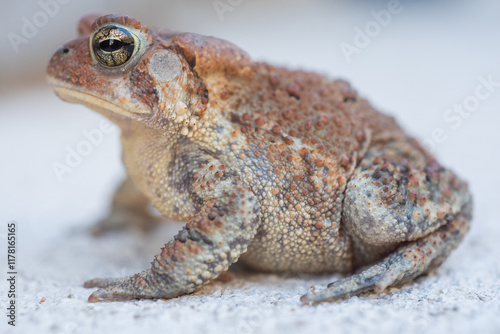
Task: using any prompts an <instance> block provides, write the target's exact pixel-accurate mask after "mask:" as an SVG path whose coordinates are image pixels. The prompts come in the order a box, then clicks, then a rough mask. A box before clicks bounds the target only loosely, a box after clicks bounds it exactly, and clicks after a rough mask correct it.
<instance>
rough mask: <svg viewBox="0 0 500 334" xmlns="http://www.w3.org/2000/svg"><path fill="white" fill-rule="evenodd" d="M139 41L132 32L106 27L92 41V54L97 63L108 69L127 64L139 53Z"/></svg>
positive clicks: (115, 27)
mask: <svg viewBox="0 0 500 334" xmlns="http://www.w3.org/2000/svg"><path fill="white" fill-rule="evenodd" d="M139 43H140V42H139V39H138V38H137V37H136V36H135V35H134V34H133V33H131V32H130V31H128V30H127V29H125V28H122V27H118V26H114V25H112V26H104V27H102V28H101V29H99V30H98V31H97V32H96V33H95V34H94V35H93V36H92V41H91V46H92V52H93V53H94V56H95V58H96V59H97V61H98V62H99V63H100V64H101V65H103V66H107V67H117V66H121V65H123V64H126V63H127V62H128V61H129V60H130V59H131V58H132V57H133V56H134V55H135V53H136V52H137V50H138V48H139Z"/></svg>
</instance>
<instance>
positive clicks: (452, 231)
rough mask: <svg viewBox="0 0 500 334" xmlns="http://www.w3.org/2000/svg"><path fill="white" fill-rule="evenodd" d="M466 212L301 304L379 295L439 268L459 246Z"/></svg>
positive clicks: (466, 223) (467, 218)
mask: <svg viewBox="0 0 500 334" xmlns="http://www.w3.org/2000/svg"><path fill="white" fill-rule="evenodd" d="M469 221H470V211H468V210H467V211H463V212H461V213H460V214H459V215H458V217H456V218H455V219H452V220H451V221H450V222H449V223H448V224H446V225H444V226H442V227H441V228H440V229H438V230H437V231H435V232H433V233H431V234H430V235H428V236H427V237H424V238H422V239H419V240H417V241H413V242H410V243H408V244H407V245H405V246H402V247H400V248H399V249H397V250H396V251H395V252H393V253H391V254H390V255H389V256H387V257H386V258H384V259H383V260H382V261H380V262H378V263H377V264H375V265H373V266H371V267H369V268H368V269H366V270H364V271H362V272H361V273H359V274H356V275H352V276H349V277H346V278H344V279H341V280H339V281H336V282H333V283H330V284H329V285H328V289H325V290H323V291H319V292H310V293H307V294H305V295H304V296H302V298H301V301H302V302H304V303H307V302H313V303H318V302H324V301H335V300H340V299H344V298H348V297H352V296H356V295H359V294H360V293H362V292H365V291H370V290H373V291H374V292H377V293H378V292H383V291H384V290H385V289H386V288H387V287H389V286H397V285H401V284H403V283H406V282H408V281H410V280H412V279H413V278H415V277H418V276H419V275H421V274H423V273H425V272H427V271H429V270H430V269H432V268H435V267H437V266H439V265H440V264H441V263H442V262H443V261H444V260H445V259H446V258H447V257H448V255H449V254H450V252H451V251H452V250H453V249H454V248H455V247H456V246H457V245H458V244H459V243H460V241H461V240H462V239H463V237H464V235H465V233H466V232H467V230H468V229H469Z"/></svg>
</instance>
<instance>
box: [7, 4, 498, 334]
mask: <svg viewBox="0 0 500 334" xmlns="http://www.w3.org/2000/svg"><path fill="white" fill-rule="evenodd" d="M398 3H399V4H398ZM55 4H57V5H55ZM394 8H397V9H396V10H394V11H393V13H392V14H391V16H390V18H388V17H387V16H386V17H385V21H384V24H380V23H378V22H377V20H376V16H378V17H379V19H380V15H382V14H380V13H386V12H388V11H389V12H390V10H391V9H394ZM87 13H103V14H108V13H119V14H127V15H130V16H133V17H135V18H137V19H139V20H140V21H141V22H142V23H144V24H147V25H149V26H152V27H166V28H169V29H172V30H178V31H191V32H197V33H200V34H205V35H213V36H217V37H220V38H224V39H227V40H230V41H232V42H233V43H235V44H236V45H238V46H240V47H241V48H243V49H244V50H246V51H247V52H248V53H249V54H250V55H251V56H252V57H253V58H254V59H256V60H261V61H266V62H270V63H272V64H274V65H279V66H287V67H290V68H300V69H305V70H310V71H316V72H320V73H323V74H325V75H327V76H329V77H331V78H339V77H340V78H344V79H346V80H348V81H350V82H351V83H352V85H353V86H354V87H355V88H356V89H357V90H358V91H359V93H360V94H361V95H363V96H365V97H366V98H368V100H369V101H371V103H372V104H373V105H375V106H376V107H377V108H378V109H380V110H381V111H383V112H387V113H390V114H393V115H394V116H395V117H396V118H397V119H398V120H399V122H400V123H401V124H402V125H403V126H404V127H405V128H406V129H407V131H408V132H410V133H411V134H412V135H414V136H415V137H417V138H419V139H420V140H422V141H426V142H427V143H430V141H429V140H431V141H432V143H434V144H432V146H433V151H434V153H435V154H436V155H437V157H438V159H439V160H440V161H441V162H442V163H443V164H444V165H446V166H450V167H451V168H453V169H454V170H456V171H457V172H458V174H459V175H461V176H462V177H463V178H465V179H467V180H468V181H469V182H470V185H471V189H472V191H473V193H474V196H475V219H474V222H473V225H472V231H471V234H470V236H469V237H468V239H466V240H468V241H466V242H465V243H464V245H462V247H463V248H461V250H459V252H460V251H461V252H462V253H459V254H461V255H460V256H461V257H460V259H461V260H460V261H462V260H463V261H464V263H479V262H476V257H475V256H472V255H470V254H473V253H474V251H473V249H474V247H476V246H477V245H482V247H483V248H481V249H478V250H477V252H476V253H474V254H478V257H480V258H481V259H482V261H492V259H489V257H488V254H490V255H489V256H490V257H491V256H492V255H493V254H497V255H496V256H498V255H500V250H499V247H498V246H497V245H498V242H497V240H496V238H497V236H498V235H499V234H500V224H498V223H497V221H498V201H499V200H500V198H499V196H498V189H500V178H499V176H498V166H499V165H500V157H499V154H500V150H499V148H498V146H499V144H500V131H499V130H498V127H499V124H500V108H499V107H500V86H498V83H500V66H499V60H500V43H499V41H500V40H499V34H500V19H499V18H500V1H498V0H476V1H470V0H442V1H430V0H429V1H423V0H421V1H418V0H413V1H411V0H401V1H394V0H384V1H373V0H371V1H368V0H366V1H348V0H344V1H340V0H337V1H335V0H330V1H328V0H313V1H299V0H274V1H264V0H206V1H202V0H184V1H181V0H170V1H137V0H135V1H130V0H127V1H118V0H115V1H112V0H107V1H106V0H104V1H103V0H100V1H98V0H88V1H83V0H40V1H14V0H9V1H3V2H2V10H1V13H0V15H1V16H0V35H1V37H2V38H1V39H0V50H2V51H1V52H0V162H1V163H0V226H4V225H3V224H4V223H5V222H7V221H11V220H14V221H17V222H18V224H19V226H20V231H21V232H20V233H21V237H20V243H21V245H22V248H21V249H20V251H21V252H22V254H24V258H25V259H28V258H32V261H34V262H36V259H37V258H36V254H38V253H39V252H41V253H43V252H44V250H46V247H47V244H50V243H52V242H53V241H54V240H62V239H63V238H64V236H65V234H64V233H65V232H61V231H66V229H67V228H68V227H69V226H90V225H91V224H92V223H93V222H94V221H95V220H97V219H98V218H99V217H101V216H103V215H104V214H105V212H106V210H107V209H108V204H109V200H110V196H111V194H112V193H113V190H114V188H115V187H116V186H117V185H118V183H119V182H120V179H121V178H122V177H123V173H124V172H123V168H122V167H121V162H120V144H119V139H118V136H119V133H118V131H114V132H113V133H111V134H105V135H104V137H103V141H102V143H101V144H99V145H97V146H96V147H94V148H93V151H92V153H91V154H90V155H88V156H87V157H84V159H83V160H82V162H81V163H80V164H79V165H78V166H77V167H75V168H73V170H72V172H71V173H67V174H65V175H64V176H63V180H62V182H61V180H59V179H58V177H57V175H56V173H54V170H53V163H54V162H61V163H64V161H65V158H66V155H67V152H68V147H69V148H70V149H71V148H72V149H74V148H75V147H76V146H77V145H78V144H79V143H81V142H82V141H83V140H85V136H84V134H83V131H90V130H92V129H96V128H98V127H99V122H100V120H101V119H102V118H101V117H100V116H99V115H97V114H95V113H94V112H92V111H90V110H87V109H86V108H84V107H81V106H78V105H69V104H66V103H64V102H62V101H60V100H59V99H58V98H57V97H56V96H55V95H54V94H53V93H52V91H51V90H50V89H49V88H48V87H47V85H46V84H45V79H44V76H45V67H46V64H47V62H48V60H49V58H50V56H51V55H52V53H53V52H54V51H55V50H56V48H57V47H58V45H60V44H62V43H63V42H64V41H66V40H68V39H71V38H73V37H75V36H76V27H77V24H78V20H79V18H80V17H81V16H82V15H84V14H87ZM377 13H378V14H377ZM35 23H36V24H38V27H37V26H36V25H35ZM30 25H32V26H31V28H32V29H31V30H30V29H29V28H30V27H29V26H30ZM33 27H34V28H35V29H33ZM377 27H378V28H377ZM366 29H368V32H366ZM370 29H372V30H370ZM359 31H362V32H364V33H365V34H367V35H371V36H368V38H366V37H365V38H364V40H363V37H360V33H359ZM347 45H351V46H352V47H356V48H357V50H356V53H354V54H352V55H351V56H350V57H346V55H345V54H344V53H343V51H342V47H344V49H345V48H346V47H347ZM351 50H353V49H352V48H351ZM481 78H482V79H481ZM485 80H486V81H488V80H490V81H493V82H494V84H490V86H491V87H489V88H490V91H488V88H487V87H484V84H483V87H482V88H480V89H479V90H480V91H481V92H482V93H484V94H486V93H489V94H487V95H488V96H487V97H484V98H482V99H481V100H479V99H476V100H474V96H475V95H476V94H477V87H478V86H479V85H481V84H482V82H484V81H485ZM495 83H497V84H495ZM495 85H496V86H495ZM484 94H483V95H484ZM483 95H482V96H483ZM475 101H477V104H476V105H475V104H474V103H475ZM463 103H472V104H471V105H472V107H471V105H469V108H470V109H471V112H470V113H468V114H464V115H468V116H460V117H459V118H458V119H457V115H458V114H456V113H454V114H453V116H454V117H455V118H454V121H453V122H452V121H446V120H445V119H444V117H445V116H446V115H447V113H448V110H449V109H453V108H454V106H455V105H460V104H463ZM449 115H451V114H449ZM433 136H434V137H433ZM4 232H5V231H3V230H0V238H1V237H2V234H3V233H4ZM0 241H2V240H0ZM167 241H168V240H164V242H167ZM159 246H161V244H160V245H159ZM2 247H3V246H2ZM99 247H100V246H99ZM81 256H85V254H82V255H81ZM2 260H3V257H2ZM26 261H27V262H28V260H26ZM78 261H79V260H78V259H76V260H75V263H79V262H78ZM82 261H83V260H82ZM104 261H105V260H104ZM460 261H459V262H460ZM467 261H468V262H467ZM485 263H486V262H485ZM67 265H70V262H69V263H67ZM485 266H486V264H485ZM488 266H489V265H488ZM490 267H491V266H490ZM470 268H472V267H467V268H466V269H467V270H469V269H470ZM53 269H55V268H53ZM471 270H472V269H471ZM477 270H481V269H477ZM477 270H476V271H477ZM472 271H474V270H472ZM472 271H471V272H472ZM498 275H500V273H499V272H498V266H497V276H496V277H490V278H491V279H492V280H493V279H495V280H496V281H498V279H499V278H500V277H498ZM77 281H78V280H77ZM73 283H74V282H73ZM73 283H72V284H73ZM0 290H1V289H0ZM2 297H3V296H0V298H2ZM497 305H498V304H497ZM0 329H1V327H0Z"/></svg>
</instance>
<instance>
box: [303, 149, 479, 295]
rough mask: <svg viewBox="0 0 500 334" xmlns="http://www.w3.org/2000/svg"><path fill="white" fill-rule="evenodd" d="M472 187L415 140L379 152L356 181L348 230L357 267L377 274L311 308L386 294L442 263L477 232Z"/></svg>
mask: <svg viewBox="0 0 500 334" xmlns="http://www.w3.org/2000/svg"><path fill="white" fill-rule="evenodd" d="M471 212H472V199H471V196H470V194H469V192H468V190H467V185H466V184H465V183H464V182H462V181H460V180H459V179H458V178H457V177H456V176H455V175H454V174H453V173H452V172H450V171H449V170H446V169H444V168H442V167H441V166H440V165H439V164H438V163H437V162H436V161H434V160H433V159H432V158H431V157H430V156H429V155H427V154H426V153H425V152H424V151H423V150H422V149H420V148H419V146H418V144H416V143H415V142H413V141H410V140H409V141H405V142H403V143H394V144H389V145H387V146H384V147H383V148H382V149H381V148H378V147H375V148H372V149H371V150H370V151H369V152H368V154H367V155H366V156H365V157H364V158H363V160H362V162H361V164H360V165H359V166H358V167H357V168H356V170H355V172H354V174H353V176H352V177H351V179H350V180H349V182H348V185H347V190H346V197H345V201H344V206H343V226H344V228H345V229H346V231H347V233H348V235H349V236H350V237H351V238H352V242H353V251H354V257H355V261H356V265H357V266H358V267H359V266H364V265H367V264H372V266H371V267H368V269H366V270H364V271H362V272H361V273H359V274H357V275H353V276H350V277H347V278H345V279H342V280H340V281H337V282H334V283H332V284H330V285H329V287H328V289H326V290H324V291H320V292H317V293H314V292H310V293H308V294H306V295H304V296H303V297H302V299H301V300H302V301H303V302H322V301H332V300H338V299H342V298H346V297H349V296H353V295H358V294H360V293H362V292H364V291H369V290H374V291H375V292H381V291H384V290H385V289H386V288H387V287H389V286H394V285H400V284H403V283H405V282H407V281H410V280H411V279H413V278H415V277H417V276H419V275H421V274H423V273H425V272H427V271H429V270H430V269H432V268H435V267H437V266H438V265H439V264H441V263H442V262H443V261H444V260H445V259H446V257H447V256H448V255H449V254H450V252H451V251H452V250H453V249H454V248H456V247H457V245H458V244H459V243H460V241H461V240H462V239H463V237H464V235H465V233H466V232H467V231H468V229H469V224H470V219H471Z"/></svg>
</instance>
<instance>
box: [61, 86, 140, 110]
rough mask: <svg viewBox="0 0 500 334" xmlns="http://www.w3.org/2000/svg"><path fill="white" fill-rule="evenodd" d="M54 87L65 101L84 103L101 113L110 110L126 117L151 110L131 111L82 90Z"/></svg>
mask: <svg viewBox="0 0 500 334" xmlns="http://www.w3.org/2000/svg"><path fill="white" fill-rule="evenodd" d="M53 89H54V91H55V92H56V94H57V95H58V96H59V97H60V98H61V99H63V100H64V101H66V102H69V103H77V104H83V105H84V106H86V107H88V108H90V109H92V110H95V111H97V112H98V113H100V114H104V115H107V114H108V113H109V112H112V113H115V114H118V115H122V116H125V117H131V116H132V115H133V114H148V113H149V111H147V110H143V109H140V108H135V109H134V110H131V111H129V110H127V109H125V108H123V106H120V105H117V104H114V103H112V102H109V101H106V100H104V99H102V98H100V97H98V96H95V95H92V94H89V93H85V92H80V91H77V90H74V89H69V88H66V87H63V86H58V85H54V86H53Z"/></svg>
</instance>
